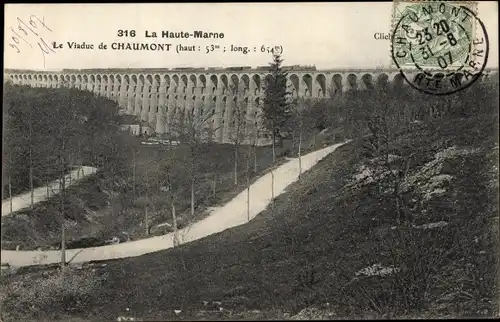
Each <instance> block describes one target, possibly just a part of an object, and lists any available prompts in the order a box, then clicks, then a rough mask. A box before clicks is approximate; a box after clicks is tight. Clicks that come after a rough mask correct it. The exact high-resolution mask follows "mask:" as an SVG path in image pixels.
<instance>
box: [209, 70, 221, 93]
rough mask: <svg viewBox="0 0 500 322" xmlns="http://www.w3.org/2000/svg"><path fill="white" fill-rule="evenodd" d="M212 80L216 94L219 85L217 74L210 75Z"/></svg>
mask: <svg viewBox="0 0 500 322" xmlns="http://www.w3.org/2000/svg"><path fill="white" fill-rule="evenodd" d="M210 81H211V82H212V94H215V91H216V90H217V89H218V86H219V79H218V78H217V75H212V76H210Z"/></svg>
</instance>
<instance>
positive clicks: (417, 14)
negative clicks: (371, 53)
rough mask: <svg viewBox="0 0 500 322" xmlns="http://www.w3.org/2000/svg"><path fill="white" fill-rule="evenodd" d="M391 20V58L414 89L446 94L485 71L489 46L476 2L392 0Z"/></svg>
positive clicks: (463, 85) (455, 90)
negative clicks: (393, 0)
mask: <svg viewBox="0 0 500 322" xmlns="http://www.w3.org/2000/svg"><path fill="white" fill-rule="evenodd" d="M392 25H393V27H392V28H393V30H392V33H393V34H392V41H391V55H392V62H393V64H394V65H395V67H396V68H398V69H399V70H400V72H401V74H402V76H403V77H404V78H405V79H406V81H407V82H408V84H410V86H412V87H413V88H415V89H418V90H420V91H422V92H425V93H428V94H435V95H447V94H451V93H455V92H457V91H460V90H462V89H464V88H466V87H469V86H471V85H472V84H473V83H474V82H475V81H476V80H477V79H479V78H480V77H481V75H482V74H483V71H484V68H485V66H486V62H487V60H488V51H489V45H488V35H487V33H486V29H485V27H484V24H483V22H482V21H481V20H480V19H479V18H478V16H477V3H476V2H466V1H453V2H451V1H425V0H420V1H418V0H417V1H398V0H396V1H395V2H394V4H393V17H392Z"/></svg>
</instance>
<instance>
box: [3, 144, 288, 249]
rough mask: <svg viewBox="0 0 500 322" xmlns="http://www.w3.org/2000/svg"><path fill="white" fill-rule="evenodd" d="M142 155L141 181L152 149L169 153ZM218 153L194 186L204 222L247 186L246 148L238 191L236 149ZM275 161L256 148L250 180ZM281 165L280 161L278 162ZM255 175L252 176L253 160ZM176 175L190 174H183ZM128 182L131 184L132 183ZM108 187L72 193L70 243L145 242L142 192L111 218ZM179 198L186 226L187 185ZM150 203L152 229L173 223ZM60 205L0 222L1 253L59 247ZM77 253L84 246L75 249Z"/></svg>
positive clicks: (92, 182)
mask: <svg viewBox="0 0 500 322" xmlns="http://www.w3.org/2000/svg"><path fill="white" fill-rule="evenodd" d="M141 149H142V152H141V154H140V159H139V160H138V161H137V164H138V165H137V178H142V177H144V175H145V167H151V161H148V158H150V157H151V155H152V152H153V151H154V149H159V150H160V155H167V154H168V153H170V152H169V151H168V150H166V149H165V148H161V147H160V148H157V147H147V146H142V147H141ZM214 149H215V150H216V151H215V153H212V154H210V155H208V154H207V155H205V156H204V157H203V158H200V159H199V164H200V165H199V167H198V169H199V177H198V179H197V185H196V202H197V204H196V207H197V209H196V213H197V216H200V218H201V217H202V216H203V212H204V209H205V208H206V207H209V206H216V205H219V204H223V203H225V202H226V201H227V200H229V199H230V198H231V197H233V196H234V195H235V194H237V193H239V192H240V191H241V190H243V189H244V187H245V184H246V179H245V178H246V177H245V176H246V172H245V171H246V163H245V162H246V159H245V158H246V155H247V153H248V150H247V149H248V148H247V147H242V148H241V150H240V153H239V155H240V162H241V164H240V165H239V184H238V185H237V186H235V185H234V179H233V171H234V163H233V160H234V147H232V146H231V145H218V146H215V147H214ZM282 150H283V149H281V150H278V156H279V155H280V154H282ZM176 157H177V158H179V159H180V160H182V158H183V157H184V156H183V154H182V153H178V152H176ZM210 158H218V159H219V160H220V165H219V174H218V176H219V178H218V185H217V195H216V198H215V199H214V198H213V196H212V178H213V175H212V171H213V170H212V169H211V168H210V166H211V165H210V163H211V160H210ZM271 161H272V153H271V148H269V147H258V150H257V164H258V173H257V174H255V173H253V171H252V173H251V179H252V180H253V179H255V178H257V177H259V176H260V175H262V173H264V172H265V171H266V169H267V168H268V166H269V165H270V164H271ZM282 161H283V160H279V161H278V162H282ZM148 162H149V165H148ZM184 163H185V161H179V162H178V164H179V165H180V167H183V166H185V164H184ZM251 169H252V170H253V159H252V166H251ZM174 171H175V170H174ZM178 171H186V170H185V169H184V168H181V169H179V170H178ZM179 173H180V172H179ZM182 173H184V172H182ZM186 176H187V175H186ZM128 180H131V178H128ZM139 180H141V179H139ZM108 181H109V180H108ZM105 183H106V179H104V177H102V176H101V177H96V176H93V177H89V178H88V179H85V180H83V181H82V182H81V183H79V184H78V185H74V186H71V187H70V188H69V189H68V192H69V197H68V202H67V203H66V205H65V207H66V220H65V222H66V229H67V236H68V241H71V240H77V239H80V238H82V237H85V238H89V240H90V239H92V242H93V244H88V245H89V246H91V245H95V246H98V245H101V244H102V242H103V241H104V240H105V239H109V238H111V237H112V236H113V235H119V236H123V235H122V234H121V232H122V231H126V232H127V233H128V234H129V235H130V237H131V239H140V238H144V237H145V228H144V226H143V225H142V221H143V220H144V215H143V213H144V208H143V207H142V206H140V204H141V201H138V200H139V199H141V200H142V203H144V202H145V198H144V191H142V192H139V193H138V196H137V197H135V198H134V197H133V193H132V191H130V189H129V191H125V192H124V193H122V196H121V197H120V198H119V201H118V202H117V203H118V204H116V205H115V207H116V208H115V213H113V211H112V205H111V204H110V192H109V189H107V188H106V187H105ZM179 195H180V196H179V198H178V200H177V205H176V207H177V212H178V216H179V218H180V219H179V220H180V221H182V220H183V219H182V218H184V219H185V220H187V212H188V210H189V207H190V186H189V185H188V184H186V185H183V186H182V187H181V190H180V192H179ZM152 199H153V200H154V203H155V205H156V209H158V211H156V213H152V210H151V209H150V210H149V212H150V214H149V220H150V221H151V222H152V223H153V224H158V223H162V222H165V221H167V222H171V218H170V215H169V212H168V211H162V210H161V209H169V207H168V205H166V202H167V201H166V200H165V197H164V196H163V197H162V196H161V195H159V194H155V195H154V197H152ZM58 202H59V201H58V199H57V198H52V199H50V200H48V201H45V202H42V203H40V204H38V205H37V206H35V209H34V211H33V212H31V211H30V210H29V209H27V210H23V211H19V212H18V213H16V214H15V215H13V216H7V217H2V248H3V249H15V247H16V245H20V246H21V249H30V248H35V247H38V246H47V245H52V244H54V243H58V242H59V239H60V228H61V218H60V215H59V210H58ZM125 205H126V207H125ZM198 219H199V218H197V220H198ZM153 232H154V233H156V234H161V233H165V232H164V231H162V230H159V231H153ZM94 237H95V238H96V239H95V240H94V239H93V238H94ZM75 245H76V244H75ZM75 247H84V246H83V245H81V246H80V245H76V246H75Z"/></svg>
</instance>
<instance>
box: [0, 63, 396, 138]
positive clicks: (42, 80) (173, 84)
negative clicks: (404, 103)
mask: <svg viewBox="0 0 500 322" xmlns="http://www.w3.org/2000/svg"><path fill="white" fill-rule="evenodd" d="M284 69H286V70H287V72H288V85H289V89H290V91H291V92H292V95H293V96H295V97H306V98H307V97H310V98H324V97H328V96H329V95H342V93H344V92H346V91H350V90H365V89H368V88H373V87H377V86H390V87H394V86H402V85H403V84H405V82H404V79H403V77H402V76H401V75H400V73H399V71H398V70H397V69H373V70H369V69H363V70H354V69H350V70H322V71H319V70H316V68H315V67H311V66H287V67H284ZM268 75H269V67H268V66H263V67H257V68H251V67H230V68H175V69H82V70H75V69H65V70H62V71H57V72H41V71H30V70H6V71H5V76H4V77H7V79H10V80H11V81H12V82H14V83H15V84H21V85H29V86H33V87H48V88H56V87H74V88H78V89H80V90H87V91H91V92H94V93H95V94H96V95H101V96H104V97H107V98H109V99H112V100H115V101H116V102H118V104H119V106H120V107H121V108H122V109H123V110H124V111H125V112H126V113H127V114H135V115H137V116H138V117H140V118H141V120H142V121H145V122H148V123H149V124H150V125H151V126H152V127H153V128H154V129H155V131H156V132H157V133H160V134H161V133H166V132H168V131H169V130H170V129H169V127H170V126H171V124H172V123H171V122H172V120H173V119H174V117H175V116H176V113H178V112H179V111H181V110H186V109H187V110H188V111H190V112H192V113H195V114H197V115H209V120H208V122H209V123H210V122H211V123H212V125H211V126H212V127H213V129H215V140H216V141H217V142H221V143H230V142H231V132H232V130H233V127H234V122H235V113H236V108H235V107H236V106H239V110H241V111H242V113H243V115H244V118H245V119H246V129H245V131H252V132H253V133H255V130H256V128H257V126H258V124H257V119H258V114H259V108H258V106H259V104H261V102H262V95H263V92H264V91H263V85H264V84H265V79H266V77H268ZM207 113H208V114H207ZM210 115H211V116H210ZM247 133H248V132H247Z"/></svg>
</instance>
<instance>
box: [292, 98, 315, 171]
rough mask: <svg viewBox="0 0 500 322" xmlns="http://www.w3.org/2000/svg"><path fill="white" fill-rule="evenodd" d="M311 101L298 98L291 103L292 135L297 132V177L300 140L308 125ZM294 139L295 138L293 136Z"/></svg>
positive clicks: (300, 167)
mask: <svg viewBox="0 0 500 322" xmlns="http://www.w3.org/2000/svg"><path fill="white" fill-rule="evenodd" d="M311 106H312V101H311V100H310V99H304V98H299V99H297V100H296V101H295V103H294V104H293V110H292V117H291V123H292V124H291V127H292V129H293V133H294V136H295V134H296V133H297V132H298V136H299V137H298V152H297V155H298V159H299V178H300V177H301V175H302V141H303V136H304V131H305V130H307V129H308V128H309V126H310V124H309V118H308V112H310V110H311ZM294 141H295V138H294Z"/></svg>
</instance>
